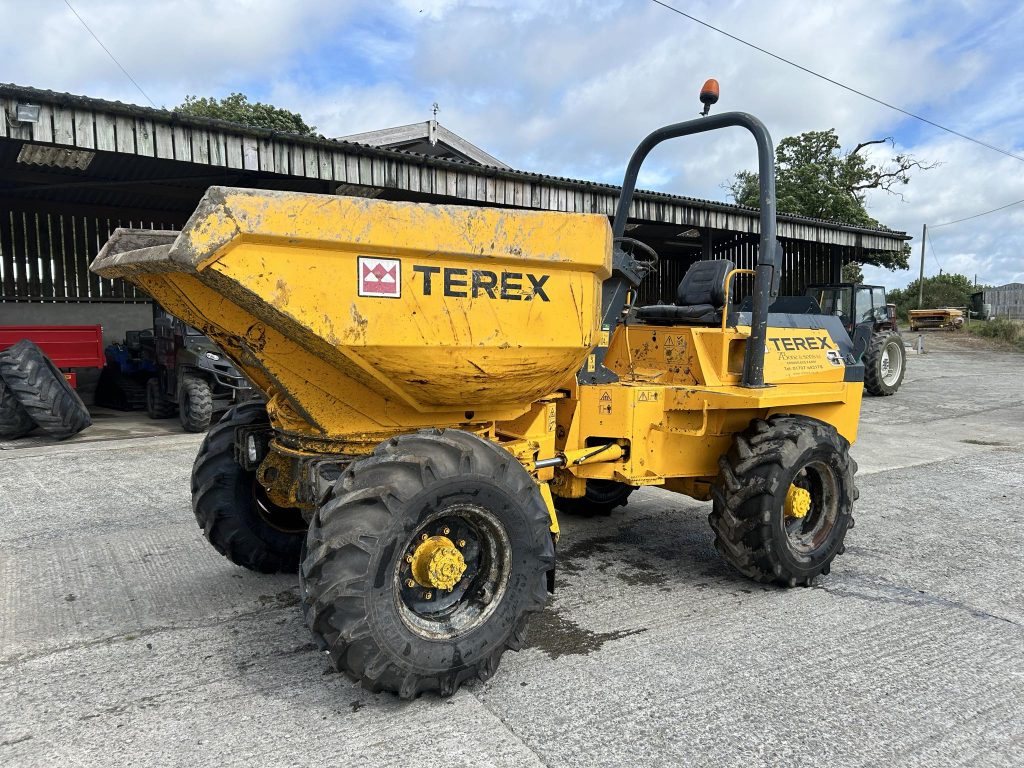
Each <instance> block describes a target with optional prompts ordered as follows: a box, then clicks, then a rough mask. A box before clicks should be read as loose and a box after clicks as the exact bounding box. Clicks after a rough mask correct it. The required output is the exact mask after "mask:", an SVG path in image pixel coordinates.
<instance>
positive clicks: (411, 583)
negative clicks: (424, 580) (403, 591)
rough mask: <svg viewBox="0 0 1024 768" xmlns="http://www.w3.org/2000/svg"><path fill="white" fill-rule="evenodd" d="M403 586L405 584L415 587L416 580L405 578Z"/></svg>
mask: <svg viewBox="0 0 1024 768" xmlns="http://www.w3.org/2000/svg"><path fill="white" fill-rule="evenodd" d="M405 586H407V587H415V586H416V582H415V581H413V580H412V579H407V580H406V582H405Z"/></svg>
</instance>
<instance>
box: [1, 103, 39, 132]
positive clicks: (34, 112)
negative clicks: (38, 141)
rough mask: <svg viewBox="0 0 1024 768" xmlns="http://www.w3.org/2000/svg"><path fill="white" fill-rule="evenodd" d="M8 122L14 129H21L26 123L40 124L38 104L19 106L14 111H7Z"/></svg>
mask: <svg viewBox="0 0 1024 768" xmlns="http://www.w3.org/2000/svg"><path fill="white" fill-rule="evenodd" d="M5 114H6V115H7V122H8V123H10V124H11V127H12V128H20V127H21V126H23V125H25V124H26V123H28V124H30V125H32V124H35V123H38V122H39V105H38V104H19V105H18V106H16V107H15V108H14V109H12V110H9V111H6V112H5Z"/></svg>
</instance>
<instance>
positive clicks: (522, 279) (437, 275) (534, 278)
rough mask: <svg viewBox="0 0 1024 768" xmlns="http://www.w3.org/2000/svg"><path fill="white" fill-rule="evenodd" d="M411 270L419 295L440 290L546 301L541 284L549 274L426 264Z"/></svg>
mask: <svg viewBox="0 0 1024 768" xmlns="http://www.w3.org/2000/svg"><path fill="white" fill-rule="evenodd" d="M412 271H413V272H415V273H416V274H417V275H420V276H422V278H423V282H422V288H423V295H424V296H430V295H432V294H433V293H434V292H435V291H440V292H441V293H442V294H444V295H445V296H452V297H456V298H472V299H475V298H477V297H479V296H480V295H481V294H487V297H488V298H490V299H500V300H502V301H531V300H532V299H533V298H534V297H536V298H538V299H540V300H541V301H550V299H549V298H548V295H547V293H545V292H544V283H546V282H547V281H548V278H549V277H551V275H534V274H531V273H529V272H525V273H524V272H501V273H500V274H499V273H497V272H491V271H490V270H487V269H473V270H470V269H460V268H458V267H443V268H442V267H428V266H425V265H422V264H414V265H413V267H412Z"/></svg>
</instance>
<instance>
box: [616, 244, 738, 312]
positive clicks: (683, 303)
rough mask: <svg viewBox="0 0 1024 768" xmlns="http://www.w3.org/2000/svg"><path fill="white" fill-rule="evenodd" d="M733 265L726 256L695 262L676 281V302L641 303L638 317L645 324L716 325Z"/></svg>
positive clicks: (723, 305)
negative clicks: (677, 286) (645, 304)
mask: <svg viewBox="0 0 1024 768" xmlns="http://www.w3.org/2000/svg"><path fill="white" fill-rule="evenodd" d="M735 268H736V267H735V266H734V265H733V263H732V262H731V261H729V260H728V259H714V260H712V261H697V262H694V263H693V264H692V265H691V266H690V268H689V269H688V270H686V274H685V275H683V279H682V281H681V282H680V283H679V288H678V290H677V291H676V303H675V304H652V305H650V306H647V307H640V308H639V309H638V310H637V311H636V318H637V320H639V321H641V322H643V323H647V324H648V325H717V324H718V323H720V322H722V309H723V308H724V307H725V288H726V285H725V283H726V280H727V279H728V277H729V273H730V272H732V270H734V269H735Z"/></svg>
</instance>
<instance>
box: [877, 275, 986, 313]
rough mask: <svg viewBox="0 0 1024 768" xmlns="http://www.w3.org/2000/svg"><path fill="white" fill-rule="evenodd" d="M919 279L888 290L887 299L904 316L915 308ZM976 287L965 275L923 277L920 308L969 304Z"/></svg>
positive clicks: (964, 305)
mask: <svg viewBox="0 0 1024 768" xmlns="http://www.w3.org/2000/svg"><path fill="white" fill-rule="evenodd" d="M919 285H920V281H919V280H914V281H913V282H911V283H910V285H908V286H907V287H906V288H903V289H899V288H896V289H895V290H892V291H889V293H888V294H887V296H888V300H889V301H890V302H891V303H893V304H895V305H896V310H897V311H898V312H899V313H900V314H901V315H902V316H904V317H906V316H907V310H910V309H917V294H918V286H919ZM976 290H978V289H977V288H975V287H974V283H972V282H971V279H970V278H969V277H967V276H966V275H949V274H947V275H936V276H935V277H926V278H925V279H924V304H922V305H921V308H922V309H934V308H936V307H966V306H970V303H971V294H972V293H974V292H975V291H976Z"/></svg>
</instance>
